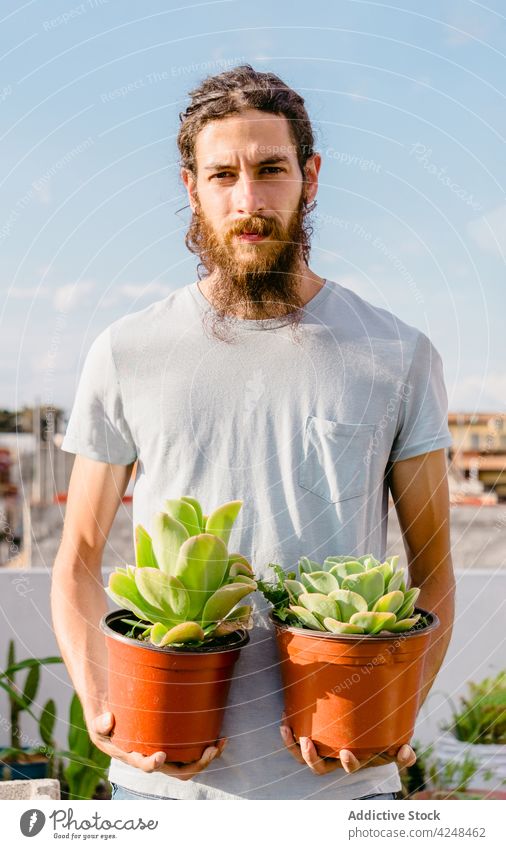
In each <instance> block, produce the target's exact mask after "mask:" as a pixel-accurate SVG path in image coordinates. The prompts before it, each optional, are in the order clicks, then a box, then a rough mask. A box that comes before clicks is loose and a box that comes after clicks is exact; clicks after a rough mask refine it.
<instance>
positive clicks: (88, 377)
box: [62, 280, 451, 799]
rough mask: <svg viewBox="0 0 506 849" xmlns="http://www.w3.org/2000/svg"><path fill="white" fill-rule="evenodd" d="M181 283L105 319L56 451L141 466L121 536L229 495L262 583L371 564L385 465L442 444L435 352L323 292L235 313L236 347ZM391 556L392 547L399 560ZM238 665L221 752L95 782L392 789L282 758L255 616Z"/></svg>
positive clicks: (352, 792)
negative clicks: (277, 308) (290, 312)
mask: <svg viewBox="0 0 506 849" xmlns="http://www.w3.org/2000/svg"><path fill="white" fill-rule="evenodd" d="M208 310H212V307H210V304H209V302H208V301H207V300H206V298H205V297H204V295H203V294H202V292H201V291H200V289H199V287H198V284H197V283H193V284H190V285H188V286H185V287H183V288H181V289H178V290H177V291H175V292H173V293H171V294H170V295H169V296H168V297H166V298H164V299H163V300H161V301H158V302H157V303H154V304H151V305H150V306H149V307H147V308H146V309H143V310H141V311H139V312H136V313H134V314H132V315H127V316H125V317H124V318H121V319H119V320H118V321H115V322H114V323H113V324H111V325H110V326H109V327H108V328H107V329H106V330H104V331H103V332H102V333H101V334H100V335H99V336H98V337H97V339H96V340H95V341H94V343H93V345H92V346H91V349H90V351H89V353H88V356H87V358H86V361H85V364H84V368H83V372H82V375H81V378H80V383H79V388H78V391H77V395H76V399H75V403H74V407H73V410H72V414H71V417H70V421H69V424H68V428H67V433H66V436H65V439H64V442H63V446H62V447H63V449H64V450H65V451H70V452H73V453H76V454H82V455H84V456H86V457H90V458H92V459H95V460H101V461H103V462H109V463H118V464H125V465H126V464H128V463H131V462H132V461H133V460H135V459H136V458H137V460H138V465H137V477H136V481H135V488H134V494H133V520H134V525H135V524H137V523H142V524H143V525H144V526H145V527H146V528H148V529H150V523H151V517H152V515H153V514H154V513H155V512H156V511H158V510H160V509H161V507H162V505H163V501H164V499H166V498H177V497H179V496H181V495H192V496H195V497H197V498H198V499H199V500H200V501H201V502H202V504H203V507H204V511H205V512H210V511H211V510H212V509H213V508H214V507H216V506H217V505H219V504H221V503H223V502H225V501H229V500H233V499H242V500H243V501H244V505H243V508H242V510H241V512H240V514H239V517H238V520H237V522H236V526H235V528H234V530H233V533H232V537H231V540H230V550H231V551H240V552H241V553H243V554H245V555H246V556H247V557H248V558H249V559H250V561H251V562H252V564H253V567H254V569H255V572H256V574H257V575H259V576H265V575H266V574H269V571H268V570H267V569H266V566H267V564H268V563H269V562H275V563H280V564H282V566H283V567H284V568H285V569H289V568H291V567H294V566H295V565H296V563H297V562H298V560H299V558H300V557H301V556H302V555H307V556H309V557H311V558H312V559H314V560H318V561H320V562H322V561H323V559H324V558H325V557H326V556H327V555H330V554H355V555H360V554H365V553H368V552H372V553H373V554H374V555H376V556H377V557H383V555H384V552H385V542H386V524H387V511H388V490H387V485H386V482H385V474H386V472H387V470H388V466H389V463H391V462H393V461H396V460H403V459H405V458H407V457H413V456H415V455H418V454H422V453H424V452H426V451H434V450H436V449H439V448H442V447H448V446H450V445H451V437H450V434H449V431H448V427H447V398H446V392H445V387H444V380H443V372H442V364H441V358H440V356H439V354H438V353H437V351H436V350H435V348H434V347H433V346H432V344H431V342H430V341H429V339H428V338H427V336H425V335H424V334H423V333H421V332H420V331H419V330H417V329H415V328H414V327H411V326H409V325H407V324H405V323H404V322H402V321H400V320H399V319H397V318H396V317H395V316H394V315H392V314H391V313H389V312H388V311H386V310H384V309H379V308H377V307H374V306H372V305H371V304H369V303H368V302H367V301H364V300H363V299H362V298H360V297H359V296H358V295H356V294H354V293H353V292H351V291H350V290H349V289H346V288H344V287H343V286H341V285H339V284H338V283H336V282H333V281H330V280H327V281H325V285H324V286H323V287H322V288H321V289H320V290H319V291H318V293H317V294H316V295H315V296H314V297H313V298H312V299H311V300H310V301H309V302H308V304H307V305H306V307H305V315H304V318H303V319H302V323H301V325H300V326H299V330H298V336H297V338H296V339H294V337H293V334H292V331H291V329H290V327H288V326H287V322H286V319H285V320H283V319H269V320H265V321H256V320H246V319H235V320H233V321H232V331H233V333H234V336H233V340H232V341H227V342H224V341H220V340H218V339H216V338H215V337H213V336H212V334H211V333H210V331H209V329H208V327H207V325H205V324H203V321H202V319H203V317H204V315H205V313H206V311H208ZM399 553H401V552H399ZM254 600H255V606H256V609H257V615H256V625H255V627H254V629H253V630H252V632H251V641H250V643H249V644H248V645H247V646H246V647H245V648H244V649H243V650H242V653H241V657H240V660H239V661H238V663H237V666H236V668H235V676H234V680H233V683H232V686H231V690H230V696H229V703H228V707H227V711H226V716H225V721H224V725H223V728H222V734H223V735H226V736H227V737H228V745H227V747H226V748H225V750H224V753H223V755H222V756H221V758H219V759H217V760H216V761H215V762H214V763H212V764H211V766H210V767H209V768H208V769H206V770H205V771H204V772H202V773H200V774H199V775H198V776H197V777H196V778H195V779H193V780H192V781H185V782H182V781H179V780H178V779H174V778H169V777H166V776H164V775H163V774H162V773H160V772H155V773H151V774H147V773H144V772H142V771H141V770H138V769H136V768H133V767H129V766H126V765H125V764H123V763H122V762H121V761H116V760H113V762H112V764H111V767H110V772H109V778H110V780H111V781H114V782H116V783H117V784H123V785H125V786H126V787H129V788H131V789H134V790H137V791H139V792H145V793H151V794H155V795H160V796H168V797H176V798H181V799H187V798H192V799H194V798H198V799H202V798H206V799H215V798H219V799H223V798H231V799H233V798H248V799H303V798H304V799H305V798H310V799H353V798H357V797H358V796H362V795H366V794H370V793H387V792H391V791H395V790H398V789H399V788H400V782H399V776H398V771H397V767H396V766H395V764H388V765H385V766H381V767H374V768H367V769H363V770H360V771H359V772H357V773H354V774H352V775H347V774H346V773H345V772H344V770H342V769H340V768H339V769H337V770H336V771H335V772H332V773H330V774H328V775H325V776H316V775H314V774H313V773H312V772H311V771H310V770H309V769H308V768H307V767H306V766H305V765H304V766H301V765H300V764H299V763H297V762H296V761H295V760H294V759H293V758H292V756H291V755H290V754H289V753H288V752H287V751H286V750H285V749H284V747H283V744H282V741H281V737H280V734H279V720H280V716H281V711H282V701H283V699H282V689H281V683H280V675H279V668H278V659H277V654H276V645H275V640H274V637H273V631H272V627H271V626H270V625H269V622H268V619H267V612H268V610H267V608H268V605H267V603H266V602H265V600H264V599H263V597H261V596H260V594H259V593H256V594H255V597H254Z"/></svg>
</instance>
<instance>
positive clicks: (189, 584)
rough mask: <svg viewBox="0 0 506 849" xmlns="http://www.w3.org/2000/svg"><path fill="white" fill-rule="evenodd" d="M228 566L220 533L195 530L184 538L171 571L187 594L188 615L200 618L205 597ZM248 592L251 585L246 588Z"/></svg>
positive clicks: (211, 592)
mask: <svg viewBox="0 0 506 849" xmlns="http://www.w3.org/2000/svg"><path fill="white" fill-rule="evenodd" d="M227 567H228V552H227V547H226V545H225V543H224V542H223V541H222V540H221V539H220V537H217V536H214V535H213V534H208V533H205V534H197V535H196V536H193V537H190V538H189V539H187V540H185V542H183V544H182V546H181V548H180V550H179V555H178V558H177V562H176V565H175V567H174V575H175V576H176V577H177V578H179V579H180V581H182V583H183V584H184V586H185V587H186V589H187V590H188V593H189V596H190V607H189V611H188V618H189V619H197V618H199V613H200V612H201V610H202V608H203V607H204V605H205V604H206V602H207V600H208V598H209V597H210V596H211V595H212V594H213V593H214V592H215V590H217V589H218V587H220V586H221V584H222V583H223V581H224V579H225V574H226V571H227ZM247 591H248V592H251V590H250V589H248V590H247Z"/></svg>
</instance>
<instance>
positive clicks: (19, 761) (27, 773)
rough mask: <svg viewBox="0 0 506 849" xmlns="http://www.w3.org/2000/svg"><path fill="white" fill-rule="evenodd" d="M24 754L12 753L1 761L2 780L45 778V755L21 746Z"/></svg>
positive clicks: (46, 763) (47, 768) (47, 766)
mask: <svg viewBox="0 0 506 849" xmlns="http://www.w3.org/2000/svg"><path fill="white" fill-rule="evenodd" d="M21 748H22V749H23V750H24V751H26V755H12V757H7V758H6V759H5V760H4V761H3V762H2V763H3V769H2V778H3V780H4V781H29V780H31V779H33V778H47V776H48V775H49V761H48V759H47V757H46V756H45V755H42V754H40V753H39V752H32V751H31V749H30V748H28V747H27V746H22V747H21Z"/></svg>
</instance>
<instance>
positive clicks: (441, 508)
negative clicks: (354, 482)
mask: <svg viewBox="0 0 506 849" xmlns="http://www.w3.org/2000/svg"><path fill="white" fill-rule="evenodd" d="M388 483H389V487H390V490H391V493H392V497H393V500H394V504H395V508H396V511H397V516H398V518H399V524H400V527H401V531H402V535H403V540H404V547H405V549H406V556H407V559H408V567H409V577H410V584H411V585H412V586H415V587H420V589H421V592H420V596H419V598H418V601H417V605H418V606H419V607H422V608H424V609H425V610H429V611H432V612H434V613H436V614H437V616H438V617H439V619H440V621H441V627H440V628H439V629H438V630H437V631H436V632H435V633H434V634H433V636H432V642H431V647H430V651H429V652H428V654H427V657H426V661H425V671H424V682H423V688H422V695H421V702H420V704H422V703H423V702H424V701H425V699H426V697H427V695H428V693H429V690H430V688H431V686H432V683H433V681H434V678H435V677H436V675H437V673H438V671H439V669H440V667H441V664H442V662H443V659H444V656H445V654H446V651H447V649H448V644H449V642H450V638H451V633H452V626H453V619H454V599H455V579H454V575H453V565H452V558H451V550H450V506H449V498H448V477H447V468H446V459H445V451H444V449H440V450H438V451H431V452H429V453H427V454H421V455H419V456H418V457H411V458H409V459H408V460H399V461H398V462H397V463H394V464H393V465H392V467H391V470H390V473H389V479H388Z"/></svg>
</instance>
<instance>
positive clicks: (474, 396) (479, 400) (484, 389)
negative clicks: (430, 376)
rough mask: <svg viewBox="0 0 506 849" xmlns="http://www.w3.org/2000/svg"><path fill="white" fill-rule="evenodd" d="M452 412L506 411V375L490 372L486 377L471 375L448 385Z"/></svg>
mask: <svg viewBox="0 0 506 849" xmlns="http://www.w3.org/2000/svg"><path fill="white" fill-rule="evenodd" d="M447 389H448V404H449V408H450V410H469V411H471V410H497V411H504V410H506V374H504V373H503V372H499V371H498V372H489V373H488V374H486V375H478V374H476V375H469V377H466V378H464V379H463V380H459V381H457V383H456V384H455V385H454V386H450V385H449V384H447Z"/></svg>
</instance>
